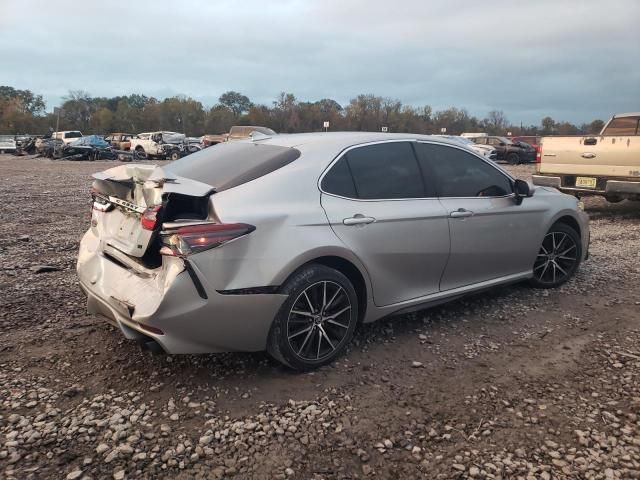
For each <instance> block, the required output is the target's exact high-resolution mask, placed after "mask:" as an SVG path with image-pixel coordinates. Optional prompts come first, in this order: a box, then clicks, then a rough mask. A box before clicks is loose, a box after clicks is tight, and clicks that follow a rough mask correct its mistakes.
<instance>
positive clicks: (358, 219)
mask: <svg viewBox="0 0 640 480" xmlns="http://www.w3.org/2000/svg"><path fill="white" fill-rule="evenodd" d="M375 221H376V219H375V218H373V217H365V216H364V215H362V214H361V213H356V214H355V215H354V216H353V217H349V218H345V219H344V220H342V223H344V224H345V225H366V224H368V223H373V222H375Z"/></svg>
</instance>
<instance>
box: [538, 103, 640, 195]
mask: <svg viewBox="0 0 640 480" xmlns="http://www.w3.org/2000/svg"><path fill="white" fill-rule="evenodd" d="M537 161H538V163H537V165H536V171H537V175H534V176H533V183H534V184H535V185H544V186H549V187H554V188H557V189H558V190H560V191H562V192H566V193H571V194H574V195H576V196H577V197H581V196H588V195H599V196H602V197H605V198H606V199H607V201H609V202H619V201H622V200H624V199H632V200H640V112H637V113H620V114H617V115H614V116H613V117H612V118H611V119H610V120H609V121H608V122H607V123H606V125H605V126H604V127H603V128H602V131H601V132H600V134H599V135H574V136H562V137H561V136H558V137H543V138H542V145H541V152H540V153H539V154H538V160H537Z"/></svg>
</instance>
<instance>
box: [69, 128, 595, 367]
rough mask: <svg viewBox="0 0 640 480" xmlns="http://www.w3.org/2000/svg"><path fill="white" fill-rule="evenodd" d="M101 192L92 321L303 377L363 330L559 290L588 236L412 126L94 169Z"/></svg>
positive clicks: (508, 180) (557, 210) (517, 184)
mask: <svg viewBox="0 0 640 480" xmlns="http://www.w3.org/2000/svg"><path fill="white" fill-rule="evenodd" d="M92 196H93V208H92V218H91V226H90V228H89V230H88V231H87V232H86V233H85V235H84V237H83V238H82V241H81V243H80V251H79V255H78V261H77V272H78V277H79V280H80V285H81V287H82V289H83V290H84V292H85V293H86V294H87V297H88V301H87V302H88V303H87V304H88V309H89V311H90V312H92V313H96V314H101V315H103V316H104V317H106V318H107V319H109V321H111V322H112V323H113V324H114V325H115V326H117V327H118V328H119V329H120V330H121V331H122V333H123V334H124V335H125V336H126V337H127V338H129V339H136V340H138V341H139V342H141V343H142V344H144V345H146V346H148V347H149V348H152V349H155V350H164V351H166V352H169V353H175V354H178V353H205V352H223V351H259V350H267V351H268V352H269V353H270V354H271V355H272V356H273V357H274V358H276V359H277V360H279V361H280V362H282V363H283V364H285V365H288V366H290V367H292V368H295V369H298V370H309V369H312V368H316V367H318V366H320V365H323V364H326V363H329V362H331V361H332V360H334V359H335V358H336V357H337V356H338V355H340V354H341V353H342V352H343V351H344V350H345V348H346V346H347V344H348V343H349V341H350V340H351V337H352V335H353V332H354V329H355V328H356V326H357V325H358V324H360V323H361V322H365V323H366V322H372V321H374V320H377V319H380V318H382V317H385V316H387V315H390V314H393V313H396V312H401V311H410V310H417V309H419V308H424V307H425V306H429V305H434V304H439V303H442V302H443V301H446V300H449V299H457V298H459V297H460V296H461V295H464V294H469V293H472V292H477V291H480V290H482V289H486V288H489V287H492V286H497V285H502V284H507V283H512V282H519V281H524V280H529V281H530V282H531V283H532V284H533V286H535V287H541V288H550V287H556V286H559V285H561V284H563V283H564V282H566V281H567V280H569V279H570V278H571V277H572V276H573V274H574V273H575V272H576V270H577V268H578V266H579V264H580V262H581V261H582V260H583V259H584V258H585V257H586V255H587V248H588V239H589V223H588V217H587V216H586V214H585V213H584V212H582V211H581V210H580V208H579V205H580V203H579V202H578V201H577V199H575V198H574V197H571V196H569V195H564V194H561V193H560V192H558V191H557V190H554V189H545V188H540V189H536V190H533V189H532V190H530V189H529V186H528V184H527V183H526V182H524V181H522V180H516V179H514V178H513V177H512V176H511V175H510V174H509V173H507V172H506V171H504V170H502V169H501V168H500V167H499V166H498V165H497V164H495V163H494V162H491V161H489V160H487V159H485V158H482V157H480V156H478V155H476V154H474V153H473V152H471V151H469V150H468V149H467V148H465V147H462V146H461V145H459V144H458V143H457V142H454V141H451V140H447V139H444V138H438V137H433V136H426V135H415V134H383V133H369V132H336V133H328V134H327V133H316V134H297V135H274V136H272V137H271V138H260V139H259V141H258V140H257V139H256V140H253V141H251V140H245V141H238V142H225V143H223V144H220V145H218V146H216V147H215V148H208V149H204V150H202V151H201V152H198V153H195V154H193V155H190V156H188V157H186V158H183V159H180V160H178V161H176V162H173V163H171V164H169V165H165V166H162V167H159V166H155V165H149V164H146V165H145V164H134V165H123V166H119V167H115V168H112V169H109V170H106V171H104V172H101V173H97V174H95V175H94V182H93V188H92ZM292 205H294V206H295V208H292V207H291V206H292Z"/></svg>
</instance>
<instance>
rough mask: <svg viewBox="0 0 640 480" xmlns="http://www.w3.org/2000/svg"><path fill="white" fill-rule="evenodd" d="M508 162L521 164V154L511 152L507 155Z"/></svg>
mask: <svg viewBox="0 0 640 480" xmlns="http://www.w3.org/2000/svg"><path fill="white" fill-rule="evenodd" d="M507 162H509V163H510V164H511V165H519V164H520V156H519V155H518V154H517V153H510V154H509V155H507Z"/></svg>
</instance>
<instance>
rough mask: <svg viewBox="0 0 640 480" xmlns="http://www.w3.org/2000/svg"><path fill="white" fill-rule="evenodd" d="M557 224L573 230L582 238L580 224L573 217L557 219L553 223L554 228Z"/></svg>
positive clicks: (563, 216)
mask: <svg viewBox="0 0 640 480" xmlns="http://www.w3.org/2000/svg"><path fill="white" fill-rule="evenodd" d="M557 223H562V224H564V225H566V226H568V227H571V228H573V229H574V230H575V231H576V233H577V234H578V236H579V237H580V238H582V229H581V228H580V223H578V221H577V220H576V219H575V218H574V217H573V216H571V215H562V216H560V217H559V218H557V219H555V221H554V222H553V224H552V226H553V225H555V224H557Z"/></svg>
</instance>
